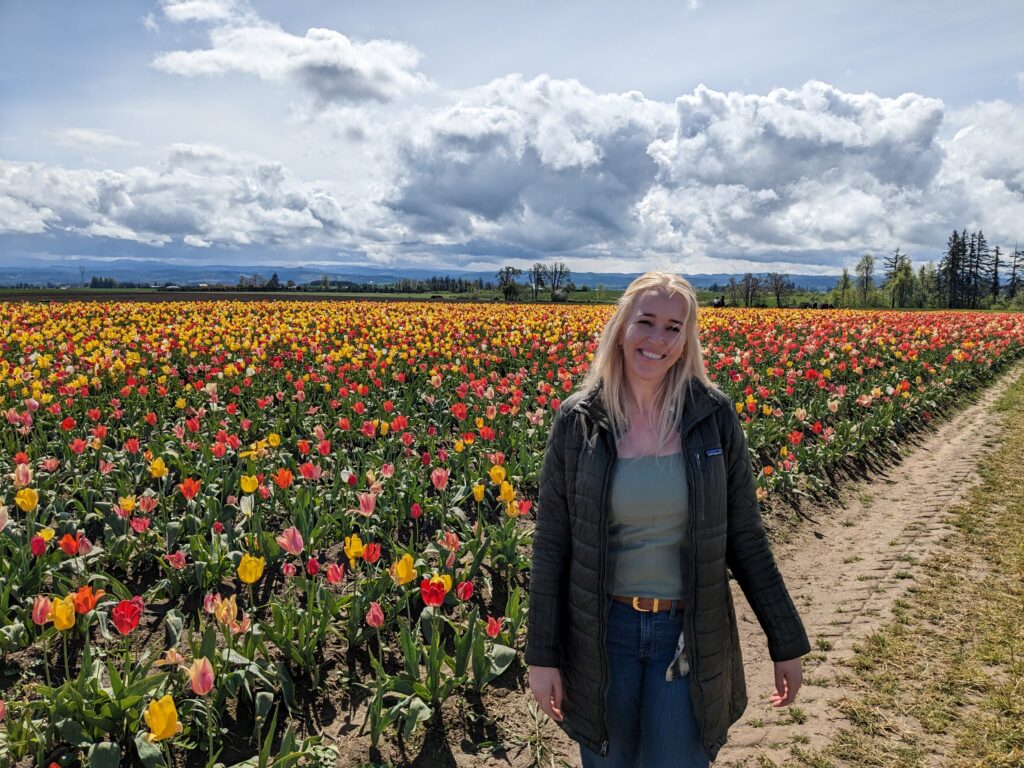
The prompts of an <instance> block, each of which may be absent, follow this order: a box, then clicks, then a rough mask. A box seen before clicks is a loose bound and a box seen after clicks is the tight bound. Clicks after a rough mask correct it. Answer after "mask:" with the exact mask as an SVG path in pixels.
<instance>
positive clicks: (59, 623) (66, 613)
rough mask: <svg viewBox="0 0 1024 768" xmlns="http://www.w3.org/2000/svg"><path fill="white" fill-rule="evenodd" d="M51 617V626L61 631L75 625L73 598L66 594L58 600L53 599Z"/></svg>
mask: <svg viewBox="0 0 1024 768" xmlns="http://www.w3.org/2000/svg"><path fill="white" fill-rule="evenodd" d="M50 616H51V618H52V619H53V626H55V627H56V628H57V629H59V630H61V631H62V632H63V631H64V630H67V629H71V628H72V627H73V626H75V598H74V597H72V596H71V595H66V596H65V597H62V598H61V599H60V600H54V601H53V605H52V607H51V613H50Z"/></svg>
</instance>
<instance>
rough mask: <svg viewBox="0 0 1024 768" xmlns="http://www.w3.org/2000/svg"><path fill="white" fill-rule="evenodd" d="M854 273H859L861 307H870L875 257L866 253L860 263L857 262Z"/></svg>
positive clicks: (858, 286)
mask: <svg viewBox="0 0 1024 768" xmlns="http://www.w3.org/2000/svg"><path fill="white" fill-rule="evenodd" d="M854 272H856V273H857V290H858V291H859V292H860V305H861V306H862V307H866V306H867V305H868V296H870V295H871V290H872V288H874V274H875V257H874V256H872V255H871V254H870V253H865V254H864V255H863V256H861V257H860V261H858V262H857V266H856V267H855V268H854Z"/></svg>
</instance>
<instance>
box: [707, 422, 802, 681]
mask: <svg viewBox="0 0 1024 768" xmlns="http://www.w3.org/2000/svg"><path fill="white" fill-rule="evenodd" d="M723 410H724V411H726V412H727V413H728V416H725V418H724V419H723V420H724V421H725V424H723V425H722V442H723V448H724V449H725V460H726V472H727V473H728V489H727V493H728V499H727V504H728V515H729V519H728V525H729V530H728V541H727V544H726V560H727V563H728V565H729V569H730V570H731V571H732V573H733V576H735V577H736V581H737V582H738V583H739V585H740V587H741V588H742V589H743V594H744V595H745V596H746V598H747V602H749V603H750V606H751V608H753V609H754V613H755V614H756V615H757V620H758V621H759V622H760V624H761V628H762V629H763V630H764V633H765V635H767V637H768V653H769V654H770V656H771V658H772V661H786V660H787V659H795V658H797V657H798V656H803V655H804V654H805V653H808V652H809V651H810V650H811V647H810V643H808V641H807V634H806V632H804V627H803V623H802V622H801V621H800V616H799V615H798V614H797V612H796V606H794V605H793V600H792V599H791V598H790V596H789V592H788V591H787V590H786V585H785V584H784V583H783V580H782V574H780V573H779V569H778V566H777V565H776V564H775V558H774V556H773V555H772V551H771V547H770V546H769V545H768V538H767V536H766V535H765V530H764V524H763V523H762V521H761V511H760V508H759V507H758V503H757V495H756V492H755V490H754V476H753V473H752V471H751V465H750V454H749V453H748V451H747V443H746V436H745V435H744V433H743V427H742V426H741V425H740V421H739V418H738V417H737V416H736V413H735V411H733V410H732V408H731V407H729V408H723Z"/></svg>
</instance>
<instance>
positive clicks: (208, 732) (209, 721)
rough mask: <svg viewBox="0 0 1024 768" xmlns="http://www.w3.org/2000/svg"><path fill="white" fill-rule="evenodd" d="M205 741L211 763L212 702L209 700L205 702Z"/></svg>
mask: <svg viewBox="0 0 1024 768" xmlns="http://www.w3.org/2000/svg"><path fill="white" fill-rule="evenodd" d="M206 739H207V747H206V754H207V756H208V757H209V758H210V762H211V763H212V762H213V702H212V701H211V700H210V699H207V700H206Z"/></svg>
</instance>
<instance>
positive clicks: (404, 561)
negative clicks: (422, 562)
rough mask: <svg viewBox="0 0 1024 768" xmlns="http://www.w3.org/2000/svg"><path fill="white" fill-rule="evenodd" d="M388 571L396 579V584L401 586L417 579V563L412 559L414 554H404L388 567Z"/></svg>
mask: <svg viewBox="0 0 1024 768" xmlns="http://www.w3.org/2000/svg"><path fill="white" fill-rule="evenodd" d="M388 573H390V574H391V578H392V579H394V580H395V584H397V585H399V586H401V585H403V584H408V583H409V582H410V581H412V580H413V579H415V578H416V564H415V562H414V561H413V559H412V555H410V554H409V553H406V554H404V555H402V558H401V559H400V560H399V561H398V562H397V563H395V564H394V565H392V566H391V567H390V568H389V569H388Z"/></svg>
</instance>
